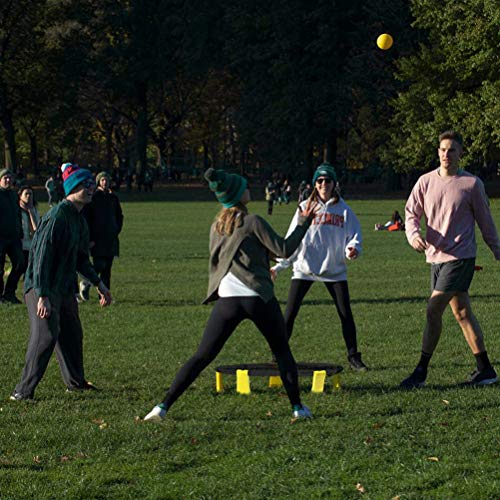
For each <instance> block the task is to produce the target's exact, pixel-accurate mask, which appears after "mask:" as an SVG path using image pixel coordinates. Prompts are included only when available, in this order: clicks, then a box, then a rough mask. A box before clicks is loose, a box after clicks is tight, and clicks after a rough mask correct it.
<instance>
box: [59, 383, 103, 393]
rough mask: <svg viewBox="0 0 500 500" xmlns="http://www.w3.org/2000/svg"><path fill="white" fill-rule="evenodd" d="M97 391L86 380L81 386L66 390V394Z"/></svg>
mask: <svg viewBox="0 0 500 500" xmlns="http://www.w3.org/2000/svg"><path fill="white" fill-rule="evenodd" d="M98 390H99V389H98V388H97V387H96V386H95V385H94V384H93V383H92V382H89V381H88V380H86V381H85V382H84V383H83V385H82V386H77V385H73V386H71V387H68V388H67V389H66V392H77V391H98Z"/></svg>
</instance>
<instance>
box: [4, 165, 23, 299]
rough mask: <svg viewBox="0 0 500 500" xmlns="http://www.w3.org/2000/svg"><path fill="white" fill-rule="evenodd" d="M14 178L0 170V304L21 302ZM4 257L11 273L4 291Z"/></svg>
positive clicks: (18, 219)
mask: <svg viewBox="0 0 500 500" xmlns="http://www.w3.org/2000/svg"><path fill="white" fill-rule="evenodd" d="M14 178H15V177H14V174H13V173H12V172H11V171H10V170H8V169H6V168H4V169H2V170H0V302H2V303H6V302H10V303H12V304H20V303H21V301H20V300H19V299H18V298H17V297H16V287H17V279H16V275H17V273H19V272H20V273H22V269H23V267H24V256H23V246H22V239H23V229H22V223H21V209H20V208H19V203H18V201H17V193H16V191H15V190H14ZM6 257H9V259H10V262H11V265H12V271H13V272H11V273H10V274H9V277H8V278H7V283H5V289H4V280H3V276H4V267H5V258H6Z"/></svg>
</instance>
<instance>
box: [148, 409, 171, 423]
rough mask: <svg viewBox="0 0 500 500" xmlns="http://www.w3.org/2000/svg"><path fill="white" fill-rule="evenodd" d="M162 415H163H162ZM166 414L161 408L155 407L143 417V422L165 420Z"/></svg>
mask: <svg viewBox="0 0 500 500" xmlns="http://www.w3.org/2000/svg"><path fill="white" fill-rule="evenodd" d="M162 413H163V415H162ZM166 414H167V412H166V411H165V410H164V409H163V408H159V407H158V406H155V407H154V408H153V409H152V410H151V411H150V412H149V413H148V414H147V415H146V416H145V417H144V422H156V423H158V422H161V421H163V419H164V418H165V415H166Z"/></svg>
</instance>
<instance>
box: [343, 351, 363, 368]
mask: <svg viewBox="0 0 500 500" xmlns="http://www.w3.org/2000/svg"><path fill="white" fill-rule="evenodd" d="M347 359H348V361H349V366H350V367H351V368H352V369H353V370H356V371H357V372H366V370H368V367H367V366H366V365H365V364H364V363H363V361H361V353H360V352H357V353H356V354H350V355H349V356H347Z"/></svg>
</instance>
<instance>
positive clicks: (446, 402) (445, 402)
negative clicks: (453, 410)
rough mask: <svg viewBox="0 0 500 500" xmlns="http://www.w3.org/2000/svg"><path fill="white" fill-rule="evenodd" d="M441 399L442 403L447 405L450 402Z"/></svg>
mask: <svg viewBox="0 0 500 500" xmlns="http://www.w3.org/2000/svg"><path fill="white" fill-rule="evenodd" d="M442 401H443V403H444V404H445V405H449V404H450V402H449V401H448V400H447V399H443V400H442Z"/></svg>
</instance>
